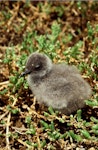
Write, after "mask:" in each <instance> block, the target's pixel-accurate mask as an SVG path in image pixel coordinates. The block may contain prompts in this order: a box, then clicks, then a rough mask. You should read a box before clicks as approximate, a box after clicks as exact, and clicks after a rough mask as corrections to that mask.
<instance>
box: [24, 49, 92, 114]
mask: <svg viewBox="0 0 98 150" xmlns="http://www.w3.org/2000/svg"><path fill="white" fill-rule="evenodd" d="M26 74H28V77H27V82H28V84H29V86H30V89H31V90H32V92H33V94H34V95H35V97H36V99H37V101H39V102H40V103H44V104H45V105H46V106H52V107H53V108H54V109H55V110H59V111H61V113H64V114H66V115H70V114H71V113H73V112H74V111H76V110H78V109H79V108H83V107H84V106H85V102H84V100H86V99H88V98H90V96H91V93H92V90H91V87H90V85H89V84H88V83H87V82H86V81H85V80H84V79H83V78H82V76H81V75H80V73H79V71H78V69H77V68H76V67H75V66H70V65H66V64H63V63H62V64H53V63H52V61H51V60H50V58H49V57H48V56H46V55H45V54H40V53H37V52H35V53H32V54H31V55H30V56H29V58H28V60H27V63H26V68H25V72H24V73H23V74H22V76H24V75H26Z"/></svg>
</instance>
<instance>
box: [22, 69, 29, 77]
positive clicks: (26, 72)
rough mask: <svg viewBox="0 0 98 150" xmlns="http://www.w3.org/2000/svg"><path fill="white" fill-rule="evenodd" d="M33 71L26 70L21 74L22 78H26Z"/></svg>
mask: <svg viewBox="0 0 98 150" xmlns="http://www.w3.org/2000/svg"><path fill="white" fill-rule="evenodd" d="M30 73H31V70H28V69H26V70H25V71H24V72H22V73H21V75H20V77H24V76H25V75H27V74H30Z"/></svg>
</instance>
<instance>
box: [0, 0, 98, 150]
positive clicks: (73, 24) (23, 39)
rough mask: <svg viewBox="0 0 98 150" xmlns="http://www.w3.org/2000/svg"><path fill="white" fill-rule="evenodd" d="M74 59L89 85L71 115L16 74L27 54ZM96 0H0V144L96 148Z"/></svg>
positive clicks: (52, 148) (22, 149) (45, 148)
mask: <svg viewBox="0 0 98 150" xmlns="http://www.w3.org/2000/svg"><path fill="white" fill-rule="evenodd" d="M35 51H39V52H44V53H46V54H47V55H48V56H49V57H50V58H51V59H52V61H53V62H54V63H58V62H66V63H67V64H74V65H76V66H77V67H78V69H79V70H80V72H81V74H82V76H83V78H85V80H87V82H88V83H89V84H90V85H91V87H92V90H93V94H92V97H91V98H90V99H89V100H86V108H83V109H82V110H77V112H74V113H73V114H71V115H70V116H66V115H64V114H61V113H60V112H56V111H55V110H53V109H52V108H51V107H49V108H47V107H45V106H44V105H41V104H39V103H38V102H37V101H36V98H35V97H34V96H33V94H32V93H31V91H30V89H29V88H28V84H27V82H26V79H25V78H20V74H21V73H22V71H23V70H24V66H25V62H26V59H27V56H28V55H29V54H30V53H32V52H35ZM97 118H98V2H93V1H89V2H79V1H77V2H74V1H69V2H62V3H61V2H41V1H39V2H38V1H36V2H29V1H26V2H25V1H24V0H22V1H20V2H17V1H16V2H12V1H1V2H0V149H4V150H10V149H12V150H18V149H19V150H26V149H28V150H33V149H34V150H37V149H38V150H41V149H43V150H97V149H98V119H97Z"/></svg>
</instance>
